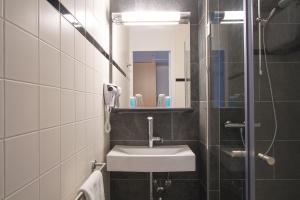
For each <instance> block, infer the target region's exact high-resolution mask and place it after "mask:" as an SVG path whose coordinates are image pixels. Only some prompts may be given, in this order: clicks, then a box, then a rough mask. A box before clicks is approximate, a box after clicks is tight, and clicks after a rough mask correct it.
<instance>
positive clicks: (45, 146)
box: [40, 127, 60, 174]
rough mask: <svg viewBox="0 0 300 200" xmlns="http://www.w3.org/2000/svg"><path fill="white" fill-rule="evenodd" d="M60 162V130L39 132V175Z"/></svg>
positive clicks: (52, 129)
mask: <svg viewBox="0 0 300 200" xmlns="http://www.w3.org/2000/svg"><path fill="white" fill-rule="evenodd" d="M59 162H60V128H59V127H57V128H51V129H46V130H42V131H40V173H41V174H42V173H44V172H45V171H47V170H49V169H50V168H51V167H53V166H55V165H57V164H58V163H59Z"/></svg>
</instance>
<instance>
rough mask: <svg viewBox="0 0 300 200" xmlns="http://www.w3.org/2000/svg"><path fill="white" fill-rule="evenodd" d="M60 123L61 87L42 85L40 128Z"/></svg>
mask: <svg viewBox="0 0 300 200" xmlns="http://www.w3.org/2000/svg"><path fill="white" fill-rule="evenodd" d="M59 124H60V89H58V88H53V87H47V86H41V87H40V128H42V129H43V128H49V127H53V126H57V125H59Z"/></svg>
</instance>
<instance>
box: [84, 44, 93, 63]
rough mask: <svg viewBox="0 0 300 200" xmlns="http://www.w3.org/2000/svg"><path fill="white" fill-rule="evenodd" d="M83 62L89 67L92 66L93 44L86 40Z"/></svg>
mask: <svg viewBox="0 0 300 200" xmlns="http://www.w3.org/2000/svg"><path fill="white" fill-rule="evenodd" d="M85 63H86V64H87V65H88V66H89V67H94V46H93V45H92V44H91V43H90V42H89V41H87V40H86V41H85Z"/></svg>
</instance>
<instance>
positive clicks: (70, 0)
mask: <svg viewBox="0 0 300 200" xmlns="http://www.w3.org/2000/svg"><path fill="white" fill-rule="evenodd" d="M60 2H61V3H62V4H63V5H64V6H65V7H66V8H67V9H68V10H69V11H70V12H71V13H72V14H73V15H74V14H75V2H74V0H60Z"/></svg>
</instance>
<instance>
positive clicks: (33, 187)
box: [7, 180, 39, 200]
mask: <svg viewBox="0 0 300 200" xmlns="http://www.w3.org/2000/svg"><path fill="white" fill-rule="evenodd" d="M24 199H30V200H39V182H38V181H37V180H36V181H34V182H33V183H31V184H30V185H28V186H26V187H24V188H22V189H21V190H20V191H18V192H16V193H15V194H13V195H12V196H10V197H9V198H7V200H24Z"/></svg>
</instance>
